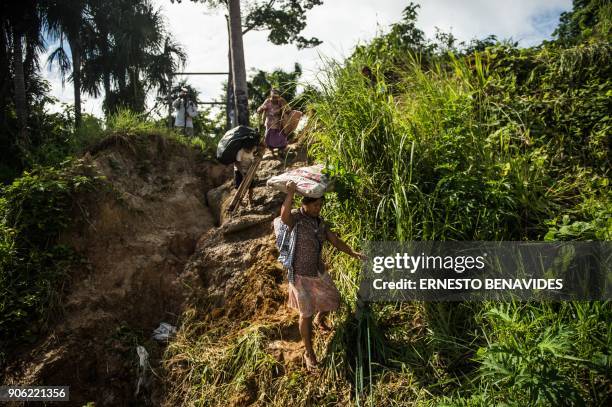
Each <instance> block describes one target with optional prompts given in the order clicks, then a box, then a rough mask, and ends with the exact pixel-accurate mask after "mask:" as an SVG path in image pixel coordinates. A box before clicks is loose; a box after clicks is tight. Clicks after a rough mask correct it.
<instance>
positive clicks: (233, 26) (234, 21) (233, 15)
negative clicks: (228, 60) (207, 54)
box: [228, 0, 249, 126]
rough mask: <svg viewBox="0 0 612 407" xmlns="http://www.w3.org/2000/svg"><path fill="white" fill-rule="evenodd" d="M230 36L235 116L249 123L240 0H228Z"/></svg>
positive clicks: (239, 121) (242, 122)
mask: <svg viewBox="0 0 612 407" xmlns="http://www.w3.org/2000/svg"><path fill="white" fill-rule="evenodd" d="M228 8H229V20H230V38H231V50H232V79H233V80H234V99H235V105H236V118H237V122H238V124H240V125H245V126H248V125H249V93H248V88H247V81H246V67H245V63H244V49H243V46H242V22H241V20H240V0H229V1H228Z"/></svg>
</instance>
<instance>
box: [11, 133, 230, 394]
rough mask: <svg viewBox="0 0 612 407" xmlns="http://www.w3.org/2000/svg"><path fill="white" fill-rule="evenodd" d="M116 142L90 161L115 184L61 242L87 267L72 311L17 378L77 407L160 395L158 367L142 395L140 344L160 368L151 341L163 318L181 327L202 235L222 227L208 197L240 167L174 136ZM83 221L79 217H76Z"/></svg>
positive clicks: (75, 280) (91, 200)
mask: <svg viewBox="0 0 612 407" xmlns="http://www.w3.org/2000/svg"><path fill="white" fill-rule="evenodd" d="M126 140H127V138H121V137H116V138H115V139H114V140H113V139H110V140H106V141H105V142H104V143H103V144H102V145H100V146H98V147H97V148H94V149H93V151H94V154H93V155H91V154H90V155H87V156H86V158H87V159H88V160H90V161H91V163H92V164H93V165H95V167H96V168H97V169H98V170H99V171H100V172H101V173H102V174H103V175H105V176H106V178H107V185H108V190H100V191H97V192H96V193H93V194H90V195H88V196H86V197H82V199H81V200H80V201H79V202H78V204H77V205H76V206H75V219H79V218H81V216H80V215H81V213H78V212H82V213H83V212H84V213H85V217H84V218H85V219H86V220H85V221H81V222H77V223H76V224H75V225H73V227H72V228H71V230H69V231H68V232H67V233H65V235H64V236H63V237H62V239H61V240H62V241H63V242H65V243H67V244H69V245H71V246H73V247H75V248H76V249H77V251H78V252H79V253H80V254H82V255H83V256H84V258H85V259H86V263H85V264H84V265H83V267H82V268H79V269H77V270H75V271H74V272H73V274H72V276H73V277H72V281H71V283H70V288H69V290H68V294H67V297H66V299H65V301H64V312H63V315H62V317H61V318H57V321H56V323H55V325H54V326H53V328H52V329H51V331H50V333H49V334H48V335H47V336H46V338H45V339H44V340H42V341H41V342H40V343H38V344H36V345H35V346H34V347H33V348H30V349H26V350H24V351H23V354H22V355H21V357H20V358H19V360H20V361H21V363H20V364H18V365H13V366H11V367H9V369H8V371H10V372H11V374H10V375H7V378H8V381H9V382H12V383H20V384H32V385H34V384H38V385H40V384H45V385H52V384H56V385H61V384H63V385H66V384H69V385H70V387H71V397H70V398H71V401H70V403H69V404H70V405H75V406H77V405H78V406H81V405H83V404H85V403H86V402H88V401H95V402H96V405H108V406H121V405H129V404H131V403H137V404H142V405H145V404H151V400H154V399H155V398H156V397H159V396H158V395H157V394H155V393H156V392H159V391H160V390H159V388H158V386H156V382H157V381H156V379H155V376H154V375H152V374H151V372H150V371H149V372H148V373H147V377H146V380H145V382H143V383H142V386H141V389H140V391H139V393H140V394H139V395H136V394H135V390H136V387H137V377H136V372H137V370H138V369H137V363H138V359H137V356H136V352H135V348H136V346H137V345H143V346H144V347H145V348H146V349H147V351H148V352H149V353H150V361H151V366H152V367H153V368H154V369H155V364H156V362H157V361H158V360H159V356H160V352H161V351H162V347H161V346H159V345H157V344H156V343H154V342H153V341H152V340H151V339H150V333H151V332H152V331H153V329H155V328H156V327H157V326H158V325H159V323H160V322H162V321H165V322H169V323H171V324H176V323H177V318H178V315H180V311H181V304H182V302H183V297H184V293H185V290H184V289H183V287H182V285H181V284H180V282H179V280H178V276H179V275H180V274H181V273H182V271H183V269H184V265H185V263H186V261H187V260H188V259H189V257H190V256H191V254H192V253H193V252H194V249H195V246H196V242H197V240H198V238H199V237H200V236H201V235H202V234H203V233H205V232H206V231H207V230H208V229H210V228H211V227H213V225H214V219H213V216H212V215H211V213H210V210H209V208H208V206H207V204H206V192H207V191H208V190H209V189H211V188H213V187H216V186H218V185H219V184H220V183H222V182H223V181H225V180H226V179H227V178H228V177H229V176H231V168H227V167H225V166H220V165H218V164H213V163H209V162H205V161H201V162H199V161H198V159H197V155H196V153H195V152H194V151H193V150H191V149H189V148H187V147H184V146H182V145H180V144H177V143H174V142H170V141H168V140H167V139H164V138H162V137H157V136H151V137H148V138H146V139H145V140H140V142H139V143H132V142H130V141H126ZM77 215H78V216H77Z"/></svg>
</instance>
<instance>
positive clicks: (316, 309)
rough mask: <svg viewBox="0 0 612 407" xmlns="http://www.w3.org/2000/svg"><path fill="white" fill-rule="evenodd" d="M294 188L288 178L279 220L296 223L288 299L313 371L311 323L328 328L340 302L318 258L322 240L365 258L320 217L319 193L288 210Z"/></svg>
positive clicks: (320, 199) (305, 359) (308, 364)
mask: <svg viewBox="0 0 612 407" xmlns="http://www.w3.org/2000/svg"><path fill="white" fill-rule="evenodd" d="M295 190H296V184H295V183H294V182H293V181H289V182H288V183H287V196H286V197H285V201H284V202H283V205H282V207H281V220H282V222H283V223H284V224H285V225H287V226H288V227H289V228H290V229H293V228H294V227H296V225H297V229H296V238H295V249H294V252H293V268H292V270H291V272H290V273H289V300H288V303H289V306H290V307H291V308H295V309H297V310H298V311H299V313H300V322H299V328H300V335H301V336H302V340H303V341H304V347H305V348H306V351H305V353H304V356H303V358H304V362H305V363H306V367H307V368H308V370H309V371H314V370H316V369H317V367H318V363H317V358H316V355H315V353H314V350H313V347H312V323H313V322H314V324H315V325H316V326H317V327H318V328H319V329H321V330H323V331H329V330H330V328H329V327H328V326H327V324H326V322H325V321H326V316H327V314H328V313H329V312H330V311H335V310H337V309H338V307H339V306H340V293H339V292H338V289H337V288H336V286H335V285H334V282H333V281H332V279H331V277H330V276H329V274H328V273H327V272H326V270H325V265H324V264H323V261H322V258H321V250H322V248H323V243H325V241H328V242H330V243H331V244H332V245H333V246H334V247H335V248H336V249H338V250H340V251H342V252H344V253H347V254H348V255H349V256H352V257H354V258H356V259H360V260H365V259H366V257H365V256H364V255H363V254H361V253H358V252H356V251H355V250H353V249H352V248H351V247H349V246H348V245H347V244H346V243H345V242H344V241H342V240H341V239H340V238H339V237H338V236H336V234H335V233H334V232H332V231H331V230H330V229H329V228H328V226H327V225H326V223H325V222H324V221H323V219H321V217H320V216H319V213H320V212H321V207H322V206H323V198H322V197H321V198H308V197H304V198H303V199H302V207H301V208H300V209H294V210H292V209H291V207H292V204H293V196H294V194H295ZM313 316H314V321H313Z"/></svg>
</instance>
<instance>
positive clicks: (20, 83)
mask: <svg viewBox="0 0 612 407" xmlns="http://www.w3.org/2000/svg"><path fill="white" fill-rule="evenodd" d="M13 69H14V73H15V78H14V82H15V113H17V125H18V126H19V129H18V132H17V144H18V145H19V146H20V147H21V148H25V147H26V146H27V145H28V128H27V120H28V119H27V117H28V116H27V115H28V111H27V105H26V93H25V77H24V73H23V50H22V48H21V34H19V33H18V32H17V31H16V30H13Z"/></svg>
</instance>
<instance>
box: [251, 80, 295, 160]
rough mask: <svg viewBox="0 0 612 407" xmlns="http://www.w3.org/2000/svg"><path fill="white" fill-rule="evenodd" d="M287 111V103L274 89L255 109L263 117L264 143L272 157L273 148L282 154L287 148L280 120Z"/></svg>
mask: <svg viewBox="0 0 612 407" xmlns="http://www.w3.org/2000/svg"><path fill="white" fill-rule="evenodd" d="M287 110H288V105H287V101H286V100H285V99H284V98H283V97H282V96H281V95H280V93H279V92H278V90H277V89H274V88H273V89H271V90H270V97H268V98H267V99H266V100H265V101H264V102H263V104H262V105H261V106H259V108H257V113H258V114H264V115H265V125H266V137H265V143H266V146H267V147H268V148H269V149H270V151H271V152H272V155H274V149H275V148H278V149H279V150H280V151H281V152H282V151H284V149H285V147H287V136H286V135H285V134H284V133H283V130H282V128H283V126H282V120H281V119H282V117H283V114H285V112H286V111H287Z"/></svg>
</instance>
